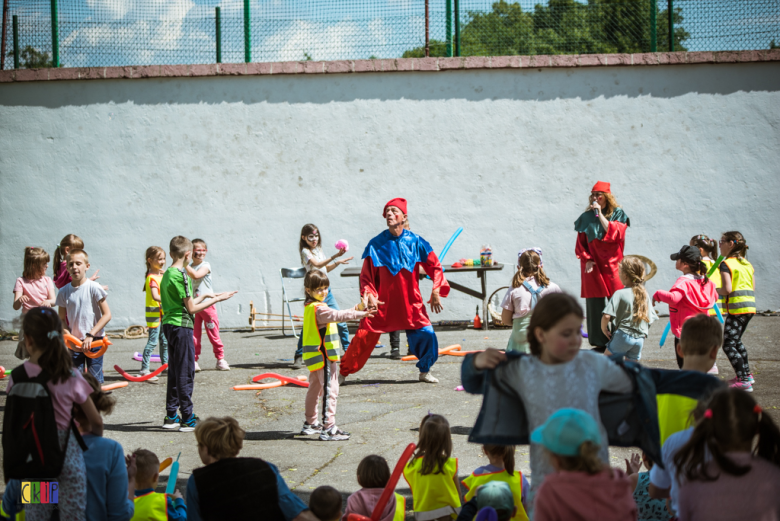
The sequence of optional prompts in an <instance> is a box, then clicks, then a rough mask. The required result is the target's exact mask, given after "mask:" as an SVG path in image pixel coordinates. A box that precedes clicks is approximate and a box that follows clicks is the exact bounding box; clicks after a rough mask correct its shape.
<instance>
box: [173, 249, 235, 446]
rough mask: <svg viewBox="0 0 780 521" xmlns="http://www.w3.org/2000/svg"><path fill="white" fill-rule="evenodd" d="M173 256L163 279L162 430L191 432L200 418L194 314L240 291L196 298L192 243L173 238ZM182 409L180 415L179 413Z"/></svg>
mask: <svg viewBox="0 0 780 521" xmlns="http://www.w3.org/2000/svg"><path fill="white" fill-rule="evenodd" d="M170 255H171V258H172V259H173V264H172V265H171V267H170V268H168V269H167V270H166V272H165V274H164V275H163V278H162V280H161V281H160V301H161V304H162V308H163V319H162V328H163V333H164V334H165V338H167V339H168V388H167V391H166V415H165V420H164V421H163V429H175V428H177V427H178V428H179V430H180V431H183V432H189V431H193V430H195V426H196V425H197V424H198V417H197V416H195V414H194V413H193V412H192V389H193V387H194V380H195V343H194V342H193V336H192V326H193V315H194V314H195V313H197V312H199V311H202V310H203V309H206V308H207V307H209V306H211V305H213V304H215V303H217V302H222V301H223V300H227V299H229V298H230V297H232V296H233V295H235V294H236V293H237V292H236V291H231V292H225V293H219V294H217V295H214V296H213V297H212V296H211V295H203V296H201V297H194V296H193V292H192V279H190V277H189V276H188V275H187V272H186V270H185V266H186V265H187V264H189V262H190V259H191V258H192V242H191V241H190V240H189V239H187V238H186V237H182V236H181V235H178V236H176V237H174V238H173V239H171V244H170ZM207 297H211V298H208V299H207ZM204 300H205V302H204ZM179 410H180V411H181V416H179V415H177V414H176V412H177V411H179ZM183 418H184V419H183Z"/></svg>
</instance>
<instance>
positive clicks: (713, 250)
mask: <svg viewBox="0 0 780 521" xmlns="http://www.w3.org/2000/svg"><path fill="white" fill-rule="evenodd" d="M688 244H690V245H691V246H695V247H697V248H700V249H702V250H704V252H705V253H706V254H707V256H708V257H709V258H710V259H712V260H715V259H717V258H718V241H716V240H715V239H710V238H709V237H707V236H706V235H694V236H693V237H691V240H690V242H689V243H688Z"/></svg>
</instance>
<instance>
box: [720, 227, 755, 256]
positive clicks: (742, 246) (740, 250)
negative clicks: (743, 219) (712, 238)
mask: <svg viewBox="0 0 780 521" xmlns="http://www.w3.org/2000/svg"><path fill="white" fill-rule="evenodd" d="M723 238H724V239H726V240H727V241H729V242H731V243H732V244H733V245H734V247H733V248H731V252H730V253H729V257H737V258H742V259H747V251H748V249H749V248H748V245H747V242H746V241H745V237H744V236H743V235H742V234H741V233H739V232H726V233H724V234H723Z"/></svg>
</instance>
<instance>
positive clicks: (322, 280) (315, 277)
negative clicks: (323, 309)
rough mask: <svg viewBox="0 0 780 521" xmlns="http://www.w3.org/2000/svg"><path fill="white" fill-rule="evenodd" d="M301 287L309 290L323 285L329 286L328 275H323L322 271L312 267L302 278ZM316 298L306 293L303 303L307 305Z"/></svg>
mask: <svg viewBox="0 0 780 521" xmlns="http://www.w3.org/2000/svg"><path fill="white" fill-rule="evenodd" d="M303 287H304V289H308V290H311V291H314V290H315V289H319V288H323V287H324V288H329V287H330V280H329V279H328V276H327V275H325V274H324V273H323V272H322V271H320V270H317V269H313V270H311V271H310V272H309V273H307V274H306V276H305V277H304V278H303ZM316 300H317V299H315V298H312V296H311V295H309V294H308V293H306V301H305V302H304V303H303V305H304V306H308V305H309V304H311V303H312V302H316Z"/></svg>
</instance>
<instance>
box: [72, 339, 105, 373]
mask: <svg viewBox="0 0 780 521" xmlns="http://www.w3.org/2000/svg"><path fill="white" fill-rule="evenodd" d="M101 338H103V337H95V338H94V339H93V340H100V339H101ZM89 351H90V353H97V352H98V351H100V348H99V347H93V348H92V349H90V350H89ZM71 355H72V356H73V367H75V368H76V370H77V371H78V372H79V373H83V372H84V363H85V362H86V364H87V368H88V369H89V373H90V374H91V375H92V376H94V377H95V378H96V379H97V381H98V382H100V383H101V384H102V383H103V357H102V356H101V357H98V358H90V357H88V356H87V355H85V354H84V353H76V352H75V351H71Z"/></svg>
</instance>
